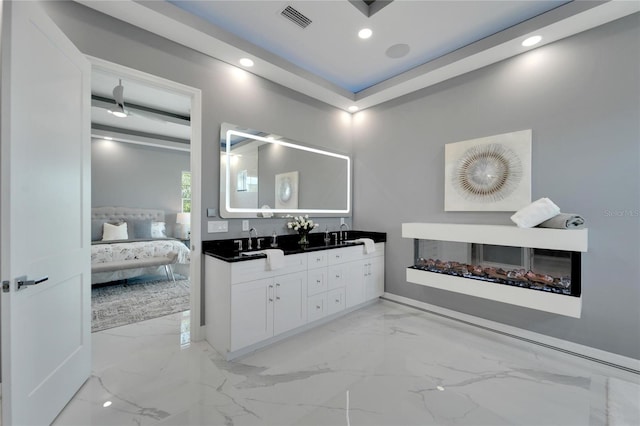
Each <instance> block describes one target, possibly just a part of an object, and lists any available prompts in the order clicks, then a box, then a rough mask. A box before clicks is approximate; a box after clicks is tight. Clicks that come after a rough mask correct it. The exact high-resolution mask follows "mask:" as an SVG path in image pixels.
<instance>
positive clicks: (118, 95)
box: [108, 79, 129, 118]
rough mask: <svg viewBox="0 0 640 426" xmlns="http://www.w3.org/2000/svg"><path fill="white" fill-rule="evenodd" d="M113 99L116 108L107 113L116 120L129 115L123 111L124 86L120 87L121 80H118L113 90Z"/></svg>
mask: <svg viewBox="0 0 640 426" xmlns="http://www.w3.org/2000/svg"><path fill="white" fill-rule="evenodd" d="M113 98H114V99H115V101H116V108H114V109H113V110H108V111H109V113H111V114H113V115H115V116H116V117H118V118H126V117H128V116H129V113H128V112H127V110H126V109H124V86H123V85H122V79H120V81H119V83H118V85H117V86H116V87H114V88H113Z"/></svg>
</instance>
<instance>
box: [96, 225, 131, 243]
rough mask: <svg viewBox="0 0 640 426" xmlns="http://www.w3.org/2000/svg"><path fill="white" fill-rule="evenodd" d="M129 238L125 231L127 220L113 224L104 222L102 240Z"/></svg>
mask: <svg viewBox="0 0 640 426" xmlns="http://www.w3.org/2000/svg"><path fill="white" fill-rule="evenodd" d="M128 238H129V235H128V233H127V222H122V223H118V224H117V225H113V224H111V223H105V224H104V228H103V229H102V241H113V240H126V239H128Z"/></svg>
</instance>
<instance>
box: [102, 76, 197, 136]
mask: <svg viewBox="0 0 640 426" xmlns="http://www.w3.org/2000/svg"><path fill="white" fill-rule="evenodd" d="M120 81H122V86H123V87H124V104H125V109H126V111H127V112H128V113H129V115H128V116H127V117H125V118H118V117H116V116H114V115H113V114H110V113H109V112H108V111H109V109H113V108H114V107H115V102H113V103H107V102H96V101H92V107H91V123H92V124H93V125H94V126H93V127H94V129H93V131H92V133H93V134H94V136H96V137H104V136H109V137H112V138H114V139H116V140H122V139H123V134H128V135H127V136H129V139H131V135H130V133H132V132H133V133H137V134H140V133H141V132H142V133H144V134H148V135H158V136H164V137H169V138H176V139H181V140H185V141H188V140H190V138H191V126H190V125H189V122H188V121H185V120H181V119H179V118H175V117H173V116H171V115H164V114H161V113H151V112H149V111H146V110H143V109H137V108H135V107H134V106H133V105H139V106H143V107H148V108H152V109H156V110H160V111H163V112H167V113H170V114H177V115H181V116H185V117H189V116H190V110H191V99H190V98H189V97H188V96H184V95H181V94H178V93H173V92H169V91H167V90H166V89H160V88H157V87H154V86H153V85H152V84H150V83H149V82H145V81H141V80H137V79H132V78H124V79H122V76H121V75H118V74H116V73H111V72H107V71H104V70H95V69H94V70H93V72H92V73H91V94H92V95H97V96H100V97H103V98H108V99H114V96H113V88H114V87H115V86H117V85H118V84H119V83H120ZM95 124H97V125H99V126H101V127H100V129H99V130H98V129H97V126H95ZM104 126H107V127H109V128H111V129H112V130H111V131H107V130H105V129H106V127H104ZM116 129H117V130H116ZM127 136H125V138H127ZM136 139H139V138H136ZM128 141H130V140H128Z"/></svg>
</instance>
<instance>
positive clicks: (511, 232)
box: [402, 223, 588, 252]
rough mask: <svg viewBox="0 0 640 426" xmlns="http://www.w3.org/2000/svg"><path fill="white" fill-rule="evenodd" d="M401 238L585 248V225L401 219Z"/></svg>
mask: <svg viewBox="0 0 640 426" xmlns="http://www.w3.org/2000/svg"><path fill="white" fill-rule="evenodd" d="M402 237H403V238H417V239H422V240H439V241H459V242H463V243H476V244H493V245H498V246H513V247H528V248H540V249H550V250H566V251H582V252H585V251H587V246H588V244H587V239H588V230H587V229H550V228H518V227H517V226H515V225H513V226H508V225H468V224H458V223H403V224H402Z"/></svg>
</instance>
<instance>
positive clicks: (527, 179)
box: [444, 129, 532, 211]
mask: <svg viewBox="0 0 640 426" xmlns="http://www.w3.org/2000/svg"><path fill="white" fill-rule="evenodd" d="M531 139H532V131H531V129H528V130H521V131H517V132H511V133H504V134H501V135H495V136H487V137H484V138H478V139H470V140H466V141H462V142H454V143H448V144H446V145H445V147H444V158H445V167H444V172H445V179H444V210H445V211H516V210H518V209H520V208H522V207H524V206H526V205H527V204H529V203H531Z"/></svg>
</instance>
